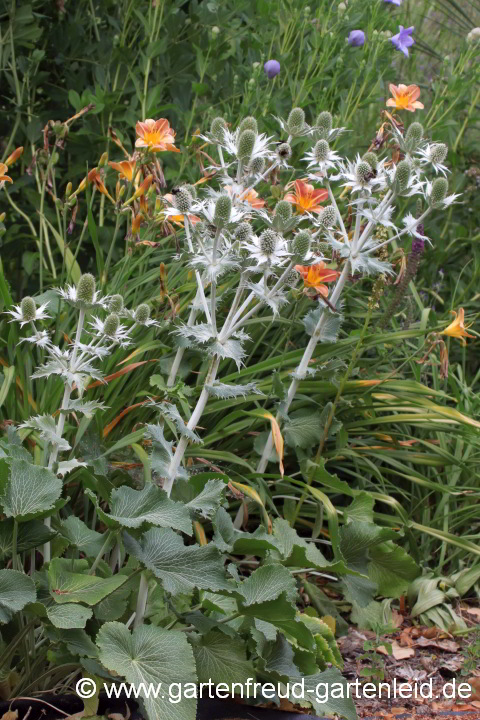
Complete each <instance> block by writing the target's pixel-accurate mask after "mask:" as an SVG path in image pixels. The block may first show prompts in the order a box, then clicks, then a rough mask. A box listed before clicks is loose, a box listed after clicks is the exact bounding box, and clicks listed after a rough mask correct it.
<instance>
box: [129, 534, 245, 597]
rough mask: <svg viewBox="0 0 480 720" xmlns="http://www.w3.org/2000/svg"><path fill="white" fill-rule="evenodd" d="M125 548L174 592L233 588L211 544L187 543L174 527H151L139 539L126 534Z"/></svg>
mask: <svg viewBox="0 0 480 720" xmlns="http://www.w3.org/2000/svg"><path fill="white" fill-rule="evenodd" d="M124 544H125V548H126V550H127V551H128V552H129V553H130V554H131V555H133V556H134V557H136V558H137V559H138V560H140V562H141V563H143V564H144V565H145V566H146V567H147V568H149V569H150V570H151V571H152V572H153V574H154V575H155V576H156V577H158V578H160V580H161V581H162V583H163V587H164V588H165V590H166V591H167V592H170V593H172V595H177V594H178V593H188V592H190V591H191V590H193V588H200V589H203V590H213V591H216V590H233V589H234V585H232V584H229V583H228V582H227V580H226V577H225V570H224V567H223V560H222V557H221V555H220V553H219V552H218V550H217V548H215V547H213V546H212V545H211V544H208V545H204V546H202V547H200V545H184V544H183V540H182V538H181V537H180V536H179V535H177V533H175V532H173V530H169V529H163V528H161V529H160V528H152V529H151V530H148V531H147V532H146V533H144V534H143V536H142V538H141V540H140V542H137V541H136V540H134V538H132V537H131V536H130V535H128V534H127V533H124Z"/></svg>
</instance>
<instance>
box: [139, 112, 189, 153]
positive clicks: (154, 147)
mask: <svg viewBox="0 0 480 720" xmlns="http://www.w3.org/2000/svg"><path fill="white" fill-rule="evenodd" d="M135 129H136V131H137V136H138V137H137V140H136V142H135V147H138V148H148V149H149V150H151V151H152V152H164V151H165V150H171V151H172V152H180V150H179V149H178V148H176V147H175V131H174V130H172V128H171V127H170V124H169V122H168V120H165V119H164V118H161V119H160V120H151V119H148V120H144V121H143V122H137V125H136V128H135Z"/></svg>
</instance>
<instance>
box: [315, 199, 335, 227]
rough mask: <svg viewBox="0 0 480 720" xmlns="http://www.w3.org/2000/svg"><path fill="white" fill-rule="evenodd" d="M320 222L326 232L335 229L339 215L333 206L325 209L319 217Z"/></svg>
mask: <svg viewBox="0 0 480 720" xmlns="http://www.w3.org/2000/svg"><path fill="white" fill-rule="evenodd" d="M318 220H319V223H320V225H321V226H322V228H324V229H325V230H326V229H327V228H330V227H333V226H334V225H335V223H336V222H337V213H336V211H335V208H334V207H333V205H327V206H326V207H324V208H323V210H322V212H321V213H320V215H319V216H318Z"/></svg>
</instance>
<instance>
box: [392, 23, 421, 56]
mask: <svg viewBox="0 0 480 720" xmlns="http://www.w3.org/2000/svg"><path fill="white" fill-rule="evenodd" d="M398 27H399V29H400V32H399V33H398V34H397V35H394V36H393V37H392V38H390V40H391V41H392V43H393V44H394V45H395V47H396V48H397V50H401V51H402V53H403V54H404V55H405V56H406V57H408V48H409V47H411V46H412V45H413V44H414V43H415V40H414V39H413V38H412V32H413V31H414V30H415V27H414V26H413V25H412V26H411V27H409V28H404V27H403V25H399V26H398Z"/></svg>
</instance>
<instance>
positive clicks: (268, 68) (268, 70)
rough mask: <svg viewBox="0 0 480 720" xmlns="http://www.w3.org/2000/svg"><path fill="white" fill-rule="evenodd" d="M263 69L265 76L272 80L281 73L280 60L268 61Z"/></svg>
mask: <svg viewBox="0 0 480 720" xmlns="http://www.w3.org/2000/svg"><path fill="white" fill-rule="evenodd" d="M263 69H264V70H265V75H266V76H267V77H268V79H269V80H271V79H272V78H274V77H275V76H276V75H278V73H279V72H280V63H279V62H278V60H267V62H266V63H265V65H264V66H263Z"/></svg>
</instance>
